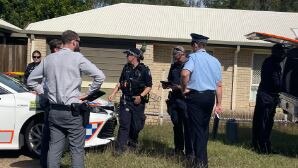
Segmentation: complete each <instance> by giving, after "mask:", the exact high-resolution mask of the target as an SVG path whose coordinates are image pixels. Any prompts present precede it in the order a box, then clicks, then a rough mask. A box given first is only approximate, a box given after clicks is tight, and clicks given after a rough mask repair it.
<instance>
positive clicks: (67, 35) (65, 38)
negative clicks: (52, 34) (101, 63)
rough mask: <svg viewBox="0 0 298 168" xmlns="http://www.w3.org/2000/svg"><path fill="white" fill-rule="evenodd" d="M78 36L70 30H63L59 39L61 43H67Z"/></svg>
mask: <svg viewBox="0 0 298 168" xmlns="http://www.w3.org/2000/svg"><path fill="white" fill-rule="evenodd" d="M78 38H79V35H78V34H77V33H76V32H74V31H72V30H66V31H65V32H63V33H62V36H61V40H62V42H63V44H66V43H69V42H71V41H72V40H77V39H78Z"/></svg>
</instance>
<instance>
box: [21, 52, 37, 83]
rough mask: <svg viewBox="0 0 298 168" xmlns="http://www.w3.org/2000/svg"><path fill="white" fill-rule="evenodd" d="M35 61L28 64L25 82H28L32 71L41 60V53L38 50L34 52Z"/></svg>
mask: <svg viewBox="0 0 298 168" xmlns="http://www.w3.org/2000/svg"><path fill="white" fill-rule="evenodd" d="M32 59H33V62H31V63H30V64H28V65H27V67H26V70H25V74H24V84H27V79H28V77H29V75H30V73H31V72H32V71H33V70H34V68H35V67H37V66H38V65H39V63H40V61H41V53H40V52H39V51H38V50H35V51H33V53H32Z"/></svg>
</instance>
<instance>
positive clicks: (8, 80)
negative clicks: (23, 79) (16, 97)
mask: <svg viewBox="0 0 298 168" xmlns="http://www.w3.org/2000/svg"><path fill="white" fill-rule="evenodd" d="M0 82H1V83H2V84H4V85H6V86H8V87H10V88H11V89H13V90H15V91H16V92H18V93H22V92H28V89H27V87H26V86H25V85H24V84H22V83H20V82H19V81H18V80H17V79H15V78H12V77H9V76H7V75H4V74H1V73H0Z"/></svg>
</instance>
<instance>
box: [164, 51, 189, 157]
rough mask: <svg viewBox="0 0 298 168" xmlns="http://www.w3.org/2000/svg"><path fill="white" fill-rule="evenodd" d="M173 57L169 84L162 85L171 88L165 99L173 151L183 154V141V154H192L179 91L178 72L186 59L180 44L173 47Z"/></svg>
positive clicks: (182, 99)
mask: <svg viewBox="0 0 298 168" xmlns="http://www.w3.org/2000/svg"><path fill="white" fill-rule="evenodd" d="M173 58H174V60H175V61H174V63H173V64H172V65H171V67H170V71H169V74H168V81H169V82H171V85H169V86H167V85H165V84H163V85H162V87H163V88H164V89H167V88H171V89H172V91H170V92H169V97H168V100H167V108H168V113H169V114H170V116H171V120H172V122H173V125H174V126H173V131H174V144H175V153H176V154H183V150H184V142H185V154H186V155H187V156H190V155H192V152H193V151H192V145H191V143H190V132H189V127H188V116H187V113H186V103H185V101H184V96H183V94H182V92H181V86H180V81H181V78H180V74H181V70H182V68H183V66H184V63H185V62H186V61H187V57H186V54H185V50H184V48H183V47H182V46H177V47H175V48H173Z"/></svg>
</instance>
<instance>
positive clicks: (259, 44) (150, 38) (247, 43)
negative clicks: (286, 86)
mask: <svg viewBox="0 0 298 168" xmlns="http://www.w3.org/2000/svg"><path fill="white" fill-rule="evenodd" d="M74 31H76V30H74ZM23 33H26V34H35V35H61V34H62V31H39V30H24V31H23ZM77 33H78V34H79V36H80V37H97V38H111V39H115V38H116V39H127V40H147V41H153V42H174V43H179V42H180V43H187V44H189V42H190V38H189V39H188V38H187V39H184V38H165V37H153V36H136V35H121V34H99V33H80V32H77ZM208 44H219V45H233V46H235V45H242V46H253V47H256V46H257V47H272V43H269V42H263V41H259V42H252V41H223V40H208Z"/></svg>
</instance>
